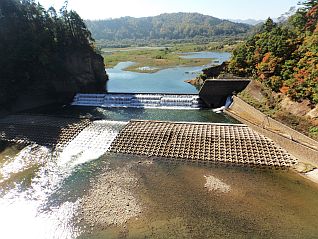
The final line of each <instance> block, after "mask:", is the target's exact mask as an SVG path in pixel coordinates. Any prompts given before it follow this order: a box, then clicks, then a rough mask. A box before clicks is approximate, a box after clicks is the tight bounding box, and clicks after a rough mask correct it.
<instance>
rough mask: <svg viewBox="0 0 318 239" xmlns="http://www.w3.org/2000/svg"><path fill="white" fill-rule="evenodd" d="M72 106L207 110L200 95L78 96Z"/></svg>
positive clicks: (112, 94)
mask: <svg viewBox="0 0 318 239" xmlns="http://www.w3.org/2000/svg"><path fill="white" fill-rule="evenodd" d="M72 105H77V106H99V107H105V108H115V107H116V108H117V107H123V108H163V109H164V108H174V109H175V108H181V109H199V108H205V107H206V105H205V103H204V102H203V101H202V100H201V99H200V97H199V96H198V95H191V94H188V95H186V94H141V93H138V94H132V93H108V94H77V95H76V96H75V97H74V100H73V103H72Z"/></svg>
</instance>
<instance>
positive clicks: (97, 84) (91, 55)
mask: <svg viewBox="0 0 318 239" xmlns="http://www.w3.org/2000/svg"><path fill="white" fill-rule="evenodd" d="M66 68H67V70H68V71H69V72H70V73H71V77H70V78H71V81H70V82H71V87H70V88H69V89H70V90H75V92H73V91H72V93H101V92H105V91H106V81H107V80H108V76H107V75H106V71H105V67H104V59H103V57H102V56H100V55H98V54H96V53H95V52H90V51H83V52H73V53H71V54H69V55H68V56H67V59H66Z"/></svg>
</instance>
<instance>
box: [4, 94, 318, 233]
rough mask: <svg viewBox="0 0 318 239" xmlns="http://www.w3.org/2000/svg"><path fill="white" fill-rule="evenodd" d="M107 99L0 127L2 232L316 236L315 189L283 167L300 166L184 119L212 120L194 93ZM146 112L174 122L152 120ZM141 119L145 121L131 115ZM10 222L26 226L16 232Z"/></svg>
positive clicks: (229, 125)
mask: <svg viewBox="0 0 318 239" xmlns="http://www.w3.org/2000/svg"><path fill="white" fill-rule="evenodd" d="M154 95H155V96H154ZM158 95H159V96H158ZM105 96H106V95H105V94H103V95H97V97H96V95H93V96H89V97H87V95H84V96H81V97H77V99H74V102H75V101H76V102H78V103H79V102H81V103H83V104H81V105H80V104H79V105H73V106H71V107H65V108H63V109H62V110H61V112H57V111H55V110H54V114H55V115H53V114H48V113H39V112H40V111H36V113H35V112H32V113H28V114H26V113H21V114H15V115H10V116H7V117H3V118H1V119H0V135H1V139H2V140H3V141H10V144H9V147H8V149H6V150H3V151H0V187H1V188H0V190H1V191H0V192H1V197H0V210H1V212H2V217H1V218H0V222H1V225H4V227H3V229H2V232H1V233H2V234H1V236H2V235H10V236H11V238H12V237H14V236H16V235H18V236H16V238H19V237H23V235H27V236H26V237H28V236H29V235H30V236H29V237H30V238H31V237H32V235H34V231H36V232H37V235H36V236H34V238H46V235H54V237H50V238H63V239H69V238H96V237H103V238H119V237H120V236H121V235H124V233H126V234H127V235H128V236H127V238H134V237H135V238H136V237H152V236H153V235H155V236H156V237H158V238H169V237H175V238H178V237H180V235H182V236H183V237H184V238H189V237H191V236H192V237H195V238H213V235H216V233H218V235H220V238H237V235H239V236H240V237H242V238H244V236H246V235H249V236H251V237H253V238H254V237H255V238H267V237H273V238H279V236H281V235H283V237H284V238H297V236H298V235H301V236H302V237H304V238H314V237H313V236H314V235H316V234H317V229H316V226H315V218H316V215H317V212H318V207H317V205H318V201H317V198H318V196H317V190H316V188H315V187H314V186H312V185H311V184H310V183H309V182H307V181H305V180H304V179H303V178H302V177H301V176H299V175H297V174H295V173H294V172H293V170H285V169H288V168H291V167H293V166H294V165H295V164H297V160H296V158H294V157H293V156H292V155H290V154H289V153H288V152H286V150H284V149H282V148H281V147H279V146H278V145H277V144H275V143H274V142H273V141H272V140H271V139H269V138H267V137H265V136H263V135H261V134H259V133H257V132H256V131H254V130H253V129H251V128H250V127H248V126H246V125H244V124H242V123H239V122H235V121H233V122H232V121H230V120H229V121H223V119H222V120H220V121H214V120H213V119H211V118H206V119H205V121H204V122H194V121H193V122H186V120H188V121H192V120H189V119H190V118H191V115H194V114H196V115H200V114H201V113H202V112H203V113H204V114H205V113H206V114H211V115H214V114H215V113H213V111H212V109H209V108H207V107H206V104H205V102H204V104H203V106H199V107H198V105H197V102H196V101H197V99H198V98H197V95H194V96H195V97H193V95H190V96H185V95H181V97H180V98H182V100H180V99H179V98H178V97H179V96H180V95H176V96H173V97H172V96H171V95H169V94H147V95H146V96H145V95H142V97H140V95H138V97H137V98H136V97H135V96H134V95H133V94H132V95H130V96H129V97H128V98H127V97H126V96H127V95H125V94H124V95H123V94H120V95H117V94H116V95H115V96H114V97H113V96H112V97H106V101H105ZM94 97H95V98H94ZM125 97H126V98H125ZM134 97H135V98H134ZM84 98H85V99H84ZM87 98H89V99H90V100H91V102H88V100H87ZM91 98H93V99H91ZM96 98H97V99H96ZM167 98H168V99H167ZM136 99H138V100H139V101H140V102H139V103H138V104H135V103H136ZM162 99H164V100H162ZM159 100H160V102H161V101H162V102H166V101H168V103H170V102H171V101H173V102H174V103H173V106H171V104H166V103H164V104H166V105H161V103H160V104H159ZM96 101H99V104H98V106H95V107H94V106H89V105H90V104H92V102H95V103H96ZM85 102H86V104H87V105H85V104H84V103H85ZM105 102H106V103H105ZM131 102H133V104H132V103H131ZM175 102H177V103H175ZM141 103H142V104H141ZM170 107H171V108H170ZM74 108H75V109H78V110H79V111H80V114H78V113H77V112H78V111H77V112H76V113H74V112H73V113H72V109H73V110H74ZM167 108H168V109H167ZM84 109H86V110H84ZM131 111H136V112H137V113H136V114H135V115H131V114H130V112H131ZM152 111H156V112H157V113H158V114H162V113H163V112H165V114H175V115H177V116H178V117H176V118H175V119H172V118H167V119H164V118H160V120H159V119H157V120H155V117H153V118H150V116H149V112H152ZM114 112H115V113H114ZM127 112H128V113H127ZM167 112H168V113H167ZM181 112H182V114H181ZM66 113H68V114H66ZM72 114H73V116H72ZM115 114H125V116H127V114H129V117H130V118H128V117H126V118H120V117H117V118H116V117H115V116H116V115H115ZM137 114H141V115H142V117H141V118H143V120H140V119H139V120H136V119H134V117H135V116H136V115H137ZM215 115H217V116H220V117H222V116H223V117H224V115H223V113H220V114H215ZM71 116H72V117H71ZM110 116H112V117H110ZM103 117H104V118H103ZM147 117H148V118H147ZM150 119H151V120H150ZM182 119H183V121H184V122H180V121H181V120H182ZM211 122H214V123H211ZM217 122H219V123H217ZM14 143H18V144H20V143H23V144H24V146H23V149H22V150H20V148H16V146H15V145H14ZM12 144H13V146H11V145H12ZM20 147H22V146H20ZM4 158H5V159H6V160H2V159H4ZM277 169H278V170H277ZM280 169H283V170H280ZM167 202H169V203H167ZM301 202H307V203H306V204H303V203H301ZM299 212H303V213H301V215H299ZM264 217H266V219H264ZM280 218H283V220H279V219H280ZM17 225H19V227H20V225H22V226H21V227H22V229H21V230H19V231H17V230H13V229H14V228H15V226H17ZM247 225H248V226H247ZM246 227H248V230H249V231H248V233H247V232H246V230H247V229H246ZM6 233H7V234H6ZM12 235H13V236H12ZM136 235H137V236H136ZM229 235H230V236H229ZM294 235H296V236H294ZM4 238H6V237H4ZM8 238H10V237H8Z"/></svg>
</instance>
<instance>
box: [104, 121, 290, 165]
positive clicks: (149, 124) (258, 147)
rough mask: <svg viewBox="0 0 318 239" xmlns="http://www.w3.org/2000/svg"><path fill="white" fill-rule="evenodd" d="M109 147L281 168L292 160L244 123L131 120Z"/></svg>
mask: <svg viewBox="0 0 318 239" xmlns="http://www.w3.org/2000/svg"><path fill="white" fill-rule="evenodd" d="M110 151H111V152H114V153H123V154H136V155H145V156H148V157H159V158H167V159H169V158H170V159H177V160H190V161H198V162H199V161H201V162H224V163H233V164H243V165H259V166H270V167H272V166H273V167H282V168H284V167H290V166H292V165H293V164H295V163H296V159H295V158H293V157H292V156H290V155H289V154H288V153H287V152H286V151H285V150H283V149H282V148H280V147H279V146H277V145H276V144H275V143H274V142H273V141H272V140H270V139H269V138H266V137H265V136H263V135H260V134H258V133H256V132H255V131H253V130H252V129H250V128H249V127H247V126H246V125H230V124H207V123H202V124H198V123H176V122H154V121H131V122H129V123H128V124H127V125H126V126H125V127H124V129H123V130H122V131H121V132H120V133H119V135H118V136H117V137H116V138H115V140H114V142H113V143H112V145H111V147H110Z"/></svg>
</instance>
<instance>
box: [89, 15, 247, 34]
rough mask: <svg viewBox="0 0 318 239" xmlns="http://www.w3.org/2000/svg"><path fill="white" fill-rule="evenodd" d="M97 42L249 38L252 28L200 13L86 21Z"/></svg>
mask: <svg viewBox="0 0 318 239" xmlns="http://www.w3.org/2000/svg"><path fill="white" fill-rule="evenodd" d="M86 24H87V27H88V29H90V31H91V32H92V34H93V36H94V38H95V39H97V40H124V39H143V40H151V39H166V40H174V39H191V38H195V37H196V38H200V37H205V38H209V37H216V36H239V35H245V34H247V33H248V32H249V31H250V29H251V28H252V26H251V25H248V24H243V23H234V22H231V21H229V20H223V19H219V18H216V17H213V16H208V15H203V14H200V13H185V12H178V13H163V14H160V15H157V16H150V17H141V18H135V17H128V16H127V17H121V18H116V19H105V20H86Z"/></svg>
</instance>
